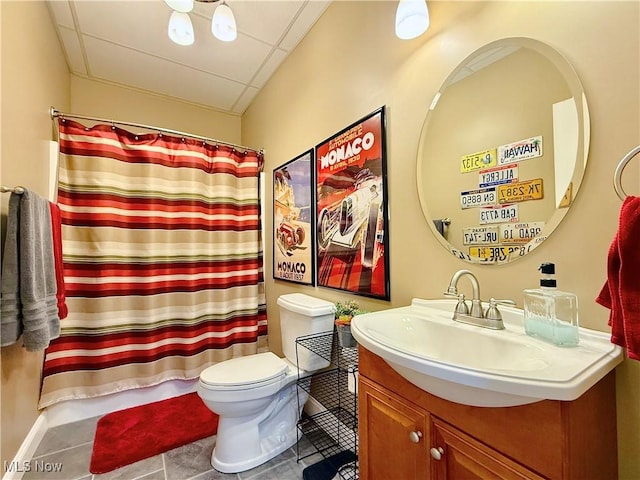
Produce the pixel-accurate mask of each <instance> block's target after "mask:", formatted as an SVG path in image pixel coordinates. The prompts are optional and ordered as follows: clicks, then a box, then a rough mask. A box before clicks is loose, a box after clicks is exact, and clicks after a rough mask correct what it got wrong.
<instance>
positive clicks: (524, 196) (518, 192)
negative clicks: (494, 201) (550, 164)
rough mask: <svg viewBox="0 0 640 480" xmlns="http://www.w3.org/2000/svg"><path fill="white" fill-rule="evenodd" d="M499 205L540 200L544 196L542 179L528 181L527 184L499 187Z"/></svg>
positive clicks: (519, 183) (511, 184) (520, 183)
mask: <svg viewBox="0 0 640 480" xmlns="http://www.w3.org/2000/svg"><path fill="white" fill-rule="evenodd" d="M497 189H498V203H513V202H524V201H525V200H540V199H541V198H542V197H543V196H544V192H543V190H542V178H536V179H533V180H527V181H526V182H518V183H510V184H507V185H498V187H497Z"/></svg>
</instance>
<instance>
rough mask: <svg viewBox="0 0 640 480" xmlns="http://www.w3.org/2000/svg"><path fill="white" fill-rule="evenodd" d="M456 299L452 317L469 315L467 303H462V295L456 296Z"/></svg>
mask: <svg viewBox="0 0 640 480" xmlns="http://www.w3.org/2000/svg"><path fill="white" fill-rule="evenodd" d="M456 296H457V297H458V303H457V305H456V309H455V313H454V315H469V307H468V306H467V302H465V301H464V294H463V293H461V294H459V295H456Z"/></svg>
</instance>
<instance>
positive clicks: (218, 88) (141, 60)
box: [84, 37, 243, 110]
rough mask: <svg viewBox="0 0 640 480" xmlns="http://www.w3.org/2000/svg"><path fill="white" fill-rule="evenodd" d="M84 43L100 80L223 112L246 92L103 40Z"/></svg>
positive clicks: (236, 85) (92, 69) (215, 79)
mask: <svg viewBox="0 0 640 480" xmlns="http://www.w3.org/2000/svg"><path fill="white" fill-rule="evenodd" d="M84 43H85V48H86V50H87V55H88V57H89V66H90V71H91V75H92V76H94V77H97V78H100V79H104V80H108V81H112V82H116V83H119V84H122V85H131V86H133V87H136V88H140V89H143V90H147V91H151V92H156V93H160V94H163V95H169V96H173V97H176V98H181V99H183V100H188V101H190V102H196V103H200V104H202V105H212V106H217V107H218V108H221V109H224V110H229V109H230V108H231V107H232V106H233V104H234V103H235V101H236V99H237V98H238V96H239V95H240V93H241V92H242V90H243V86H242V84H240V83H238V82H234V81H231V80H225V79H222V78H220V77H218V76H216V75H211V74H208V73H205V72H199V71H194V70H193V69H189V68H187V67H184V66H182V65H177V64H175V63H173V62H168V61H166V60H163V59H160V58H156V57H152V56H149V55H143V54H142V53H140V52H136V51H135V50H131V49H129V48H124V47H120V46H117V45H113V44H111V43H107V42H104V41H102V40H97V39H94V38H91V37H85V39H84Z"/></svg>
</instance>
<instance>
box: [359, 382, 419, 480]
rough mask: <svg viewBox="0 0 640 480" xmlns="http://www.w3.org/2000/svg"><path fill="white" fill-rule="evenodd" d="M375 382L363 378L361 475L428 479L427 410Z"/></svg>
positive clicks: (370, 479) (368, 479) (380, 479)
mask: <svg viewBox="0 0 640 480" xmlns="http://www.w3.org/2000/svg"><path fill="white" fill-rule="evenodd" d="M374 385H375V384H373V383H370V382H369V381H368V380H367V379H366V378H363V377H362V376H361V377H360V381H359V392H358V395H359V399H358V408H359V416H358V417H359V449H360V454H359V456H358V457H359V464H360V478H361V479H362V480H390V479H402V480H414V479H427V478H428V476H429V459H428V453H427V449H426V445H427V442H428V439H429V431H428V428H429V423H428V421H427V418H428V417H427V413H426V412H425V411H424V410H421V409H418V408H416V407H415V406H414V405H411V404H410V403H407V402H405V401H403V400H402V399H401V398H400V397H398V396H397V395H395V394H393V393H392V392H390V391H388V390H386V389H384V388H382V387H376V386H374Z"/></svg>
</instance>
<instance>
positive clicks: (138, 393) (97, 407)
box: [45, 380, 198, 428]
mask: <svg viewBox="0 0 640 480" xmlns="http://www.w3.org/2000/svg"><path fill="white" fill-rule="evenodd" d="M197 384H198V381H197V380H170V381H167V382H163V383H161V384H159V385H155V386H153V387H146V388H135V389H132V390H125V391H122V392H118V393H114V394H111V395H104V396H101V397H96V398H84V399H80V400H68V401H65V402H59V403H56V404H55V405H52V406H50V407H47V408H46V409H45V413H46V415H47V424H48V426H49V428H52V427H57V426H58V425H64V424H67V423H72V422H77V421H79V420H86V419H87V418H93V417H98V416H102V415H106V414H107V413H111V412H115V411H117V410H123V409H125V408H131V407H137V406H138V405H144V404H145V403H151V402H158V401H160V400H166V399H167V398H172V397H177V396H179V395H184V394H187V393H191V392H195V391H196V385H197Z"/></svg>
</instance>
